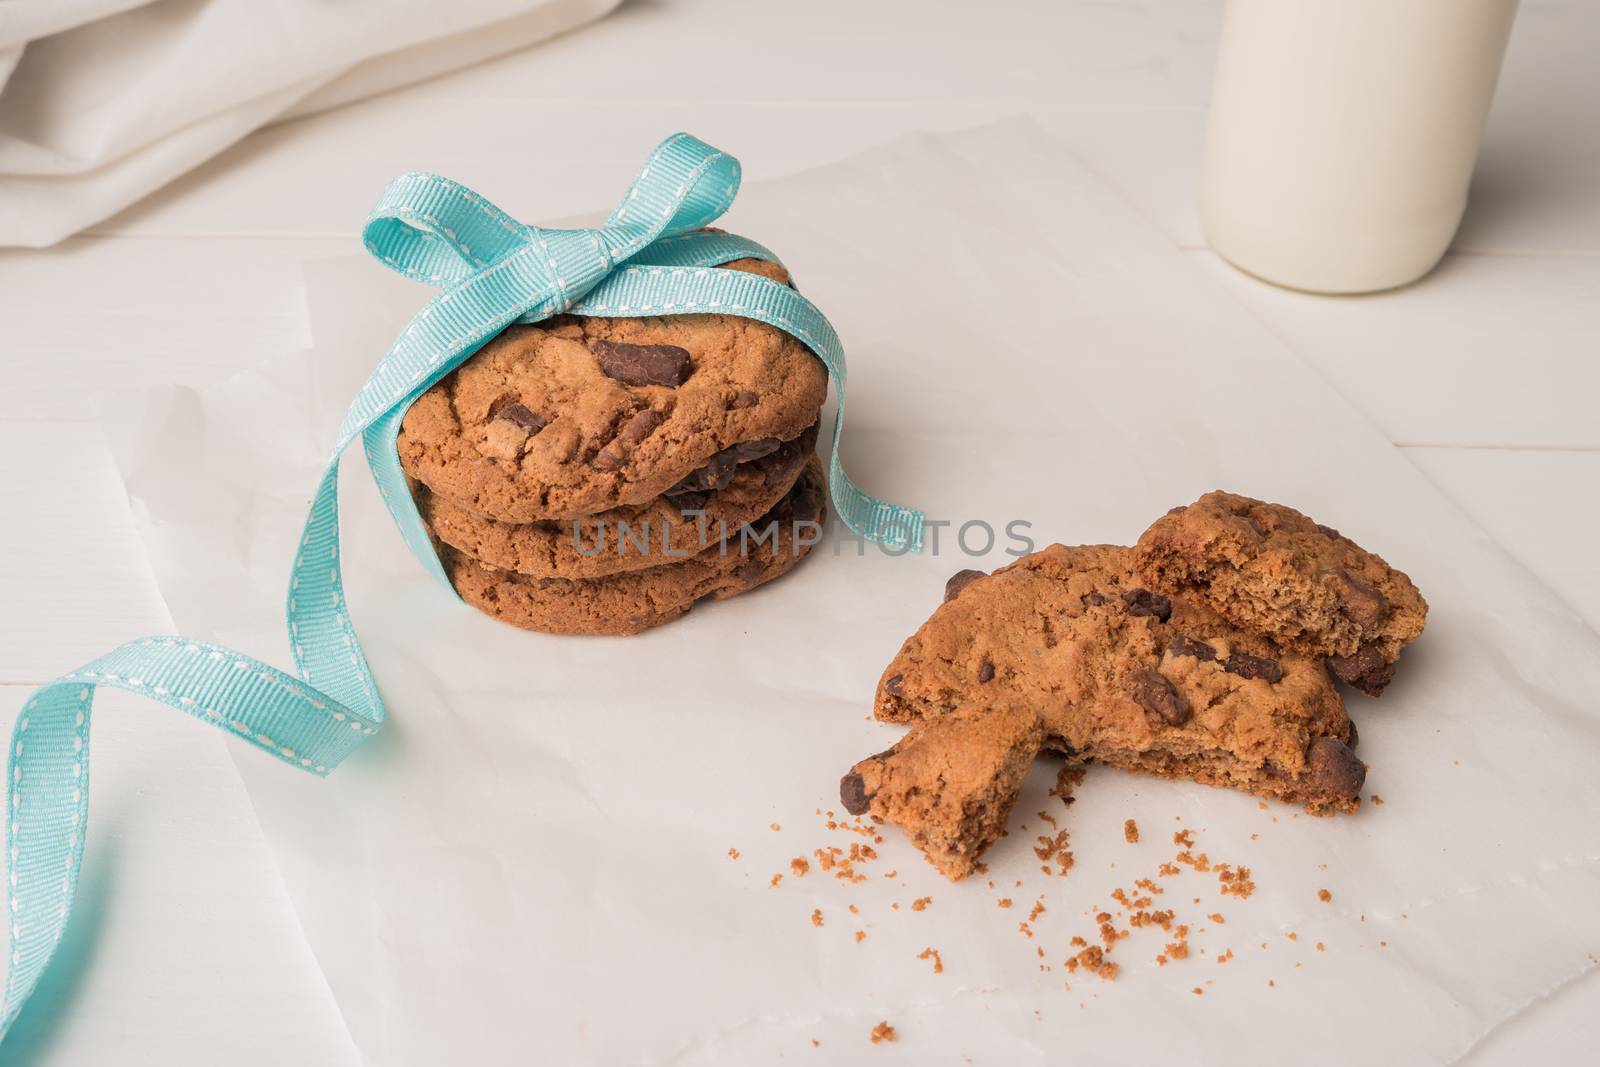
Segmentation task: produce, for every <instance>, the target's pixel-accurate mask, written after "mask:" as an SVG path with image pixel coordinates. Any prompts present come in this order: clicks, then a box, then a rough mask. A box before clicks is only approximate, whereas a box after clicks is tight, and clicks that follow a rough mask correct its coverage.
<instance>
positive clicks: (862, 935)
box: [856, 930, 867, 945]
mask: <svg viewBox="0 0 1600 1067" xmlns="http://www.w3.org/2000/svg"><path fill="white" fill-rule="evenodd" d="M866 939H867V932H866V931H865V930H857V931H856V944H858V945H859V944H861V942H863V941H865V940H866Z"/></svg>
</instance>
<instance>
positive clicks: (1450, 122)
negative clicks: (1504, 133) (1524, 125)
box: [1200, 0, 1517, 293]
mask: <svg viewBox="0 0 1600 1067" xmlns="http://www.w3.org/2000/svg"><path fill="white" fill-rule="evenodd" d="M1516 10H1517V0H1228V4H1227V9H1226V12H1225V14H1224V16H1223V24H1222V40H1221V45H1220V47H1219V50H1218V54H1217V72H1216V80H1215V83H1214V85H1213V88H1212V93H1211V108H1210V114H1209V117H1208V122H1207V127H1206V151H1205V162H1204V165H1203V168H1202V178H1201V196H1200V200H1201V216H1202V219H1203V222H1204V224H1205V230H1206V236H1207V238H1208V239H1209V240H1210V242H1211V245H1212V247H1213V248H1214V249H1216V251H1217V252H1218V253H1220V254H1221V255H1222V256H1223V257H1224V258H1225V259H1227V260H1228V261H1229V262H1231V263H1233V264H1234V265H1235V266H1237V267H1239V268H1240V269H1242V270H1244V271H1246V272H1248V273H1250V274H1253V275H1255V276H1257V277H1259V278H1263V279H1265V280H1267V281H1269V282H1273V283H1275V284H1278V285H1283V286H1288V287H1290V288H1294V289H1305V290H1310V291H1312V292H1321V293H1361V292H1370V291H1374V290H1379V289H1391V288H1393V287H1395V286H1398V285H1405V284H1406V283H1407V282H1411V281H1415V280H1416V279H1417V278H1420V277H1422V276H1423V275H1424V274H1426V273H1428V271H1430V270H1432V269H1433V266H1434V264H1436V263H1438V261H1439V258H1440V257H1441V256H1442V255H1444V252H1445V249H1446V248H1447V247H1448V246H1449V244H1450V239H1451V237H1452V236H1454V234H1455V232H1456V226H1457V224H1458V223H1460V221H1461V213H1462V211H1463V210H1464V209H1465V208H1466V203H1467V185H1468V183H1469V182H1470V180H1471V178H1472V167H1473V163H1474V161H1475V160H1476V158H1477V155H1478V144H1479V142H1480V140H1481V139H1482V136H1483V126H1484V121H1485V119H1486V118H1487V117H1488V113H1489V103H1490V100H1491V99H1492V98H1493V96H1494V87H1495V81H1496V80H1497V79H1498V77H1499V74H1500V61H1501V59H1502V57H1503V56H1504V55H1505V48H1506V40H1507V38H1509V36H1510V34H1511V22H1512V19H1513V18H1514V16H1515V15H1516Z"/></svg>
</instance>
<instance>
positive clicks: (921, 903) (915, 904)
mask: <svg viewBox="0 0 1600 1067" xmlns="http://www.w3.org/2000/svg"><path fill="white" fill-rule="evenodd" d="M932 903H933V898H932V897H918V898H917V899H916V900H913V901H912V902H911V910H912V911H921V910H923V909H924V908H926V907H927V906H928V905H929V904H932Z"/></svg>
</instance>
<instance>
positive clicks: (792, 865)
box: [789, 856, 811, 878]
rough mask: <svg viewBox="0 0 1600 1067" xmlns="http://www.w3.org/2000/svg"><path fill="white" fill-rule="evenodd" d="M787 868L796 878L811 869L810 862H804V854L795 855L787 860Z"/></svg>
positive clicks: (803, 875)
mask: <svg viewBox="0 0 1600 1067" xmlns="http://www.w3.org/2000/svg"><path fill="white" fill-rule="evenodd" d="M789 869H790V870H791V871H793V872H794V876H795V877H796V878H804V877H805V876H806V873H807V872H808V871H810V870H811V864H809V863H807V862H806V858H805V857H804V856H796V857H795V858H794V859H792V860H790V861H789Z"/></svg>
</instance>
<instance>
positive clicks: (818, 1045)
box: [811, 1038, 822, 1048]
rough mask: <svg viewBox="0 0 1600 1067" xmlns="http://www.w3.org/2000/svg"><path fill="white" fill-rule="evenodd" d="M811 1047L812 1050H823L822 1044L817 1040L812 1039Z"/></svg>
mask: <svg viewBox="0 0 1600 1067" xmlns="http://www.w3.org/2000/svg"><path fill="white" fill-rule="evenodd" d="M811 1047H812V1048H821V1047H822V1042H820V1041H818V1040H817V1039H816V1038H812V1039H811Z"/></svg>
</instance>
